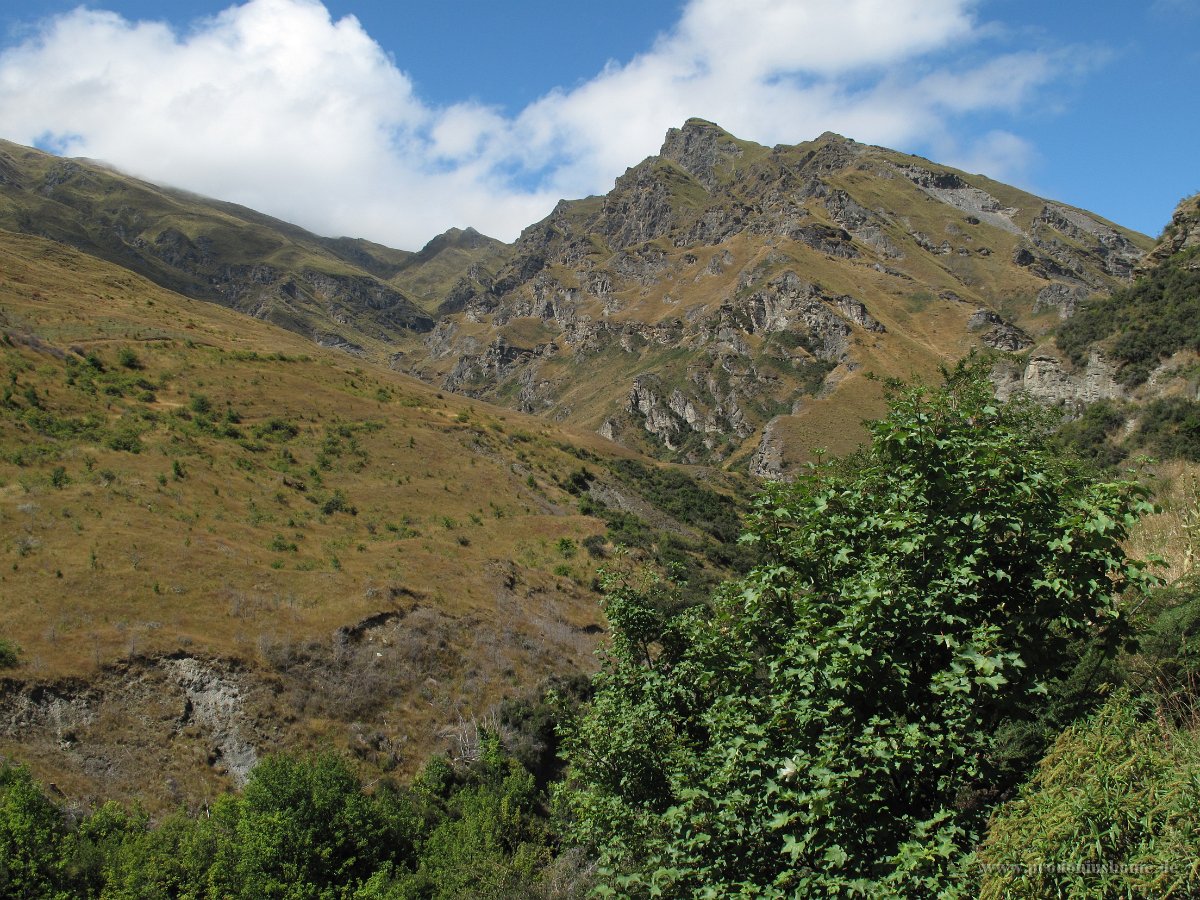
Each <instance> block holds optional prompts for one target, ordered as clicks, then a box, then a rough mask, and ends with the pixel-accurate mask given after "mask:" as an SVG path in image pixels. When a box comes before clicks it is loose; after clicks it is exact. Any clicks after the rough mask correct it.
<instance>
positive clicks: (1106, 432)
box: [1054, 400, 1125, 469]
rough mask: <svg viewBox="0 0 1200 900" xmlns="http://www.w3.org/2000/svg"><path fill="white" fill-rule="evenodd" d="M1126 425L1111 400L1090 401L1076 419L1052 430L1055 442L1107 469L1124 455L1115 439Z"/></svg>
mask: <svg viewBox="0 0 1200 900" xmlns="http://www.w3.org/2000/svg"><path fill="white" fill-rule="evenodd" d="M1124 424H1125V415H1124V413H1123V412H1122V410H1121V409H1120V408H1119V407H1118V406H1117V405H1116V404H1115V403H1113V402H1112V401H1111V400H1098V401H1097V402H1095V403H1090V404H1088V406H1087V407H1086V408H1085V409H1084V410H1083V413H1082V414H1081V415H1080V416H1079V418H1077V419H1074V420H1073V421H1070V422H1067V423H1066V424H1064V425H1062V426H1061V427H1060V428H1059V429H1058V431H1057V432H1056V433H1055V436H1054V439H1055V442H1056V443H1057V444H1059V445H1060V446H1061V447H1063V448H1064V449H1065V450H1068V451H1070V452H1072V453H1074V454H1075V455H1076V456H1078V457H1079V458H1080V459H1084V460H1087V461H1088V462H1090V463H1092V464H1093V465H1095V466H1096V467H1097V468H1099V469H1110V468H1112V467H1113V466H1116V465H1118V464H1119V463H1120V462H1121V461H1122V460H1123V459H1124V458H1125V452H1124V450H1123V449H1122V448H1121V447H1120V446H1119V445H1118V444H1117V442H1115V441H1114V438H1115V437H1116V436H1117V435H1118V434H1119V432H1120V429H1121V428H1122V426H1124Z"/></svg>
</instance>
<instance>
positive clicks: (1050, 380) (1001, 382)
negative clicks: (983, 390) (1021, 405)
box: [992, 353, 1125, 406]
mask: <svg viewBox="0 0 1200 900" xmlns="http://www.w3.org/2000/svg"><path fill="white" fill-rule="evenodd" d="M992 380H993V381H994V382H995V384H996V396H997V397H998V398H999V399H1001V400H1007V399H1009V398H1011V397H1012V396H1014V395H1015V394H1017V393H1022V392H1023V393H1026V394H1028V395H1029V396H1031V397H1033V398H1034V399H1036V400H1040V401H1042V402H1043V403H1049V404H1068V405H1072V406H1081V405H1084V404H1087V403H1094V402H1096V401H1097V400H1111V399H1121V398H1123V397H1124V396H1125V391H1124V390H1123V389H1122V388H1121V385H1120V384H1118V383H1117V380H1116V368H1115V367H1114V366H1113V365H1112V364H1111V363H1109V362H1108V361H1107V360H1106V359H1105V358H1104V357H1103V356H1102V355H1101V354H1099V353H1092V354H1091V355H1090V357H1089V358H1088V362H1087V366H1086V367H1084V369H1083V370H1082V371H1078V372H1073V371H1071V369H1070V368H1069V366H1068V365H1067V364H1066V363H1064V362H1063V361H1062V360H1061V359H1059V358H1058V357H1057V356H1053V355H1051V354H1048V353H1034V354H1033V355H1031V357H1030V359H1029V361H1028V363H1026V364H1025V366H1024V367H1021V366H1018V365H1015V364H1013V363H1012V362H1007V361H1005V362H1000V363H997V364H996V366H995V368H994V369H993V371H992Z"/></svg>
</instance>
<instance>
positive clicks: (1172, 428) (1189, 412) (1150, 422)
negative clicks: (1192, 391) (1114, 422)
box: [1137, 397, 1200, 462]
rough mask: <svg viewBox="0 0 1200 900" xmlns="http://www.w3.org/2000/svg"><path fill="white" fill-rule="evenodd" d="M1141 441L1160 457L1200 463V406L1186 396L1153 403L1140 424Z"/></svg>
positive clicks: (1138, 435)
mask: <svg viewBox="0 0 1200 900" xmlns="http://www.w3.org/2000/svg"><path fill="white" fill-rule="evenodd" d="M1137 442H1138V443H1139V444H1141V445H1142V446H1144V447H1147V448H1148V449H1150V451H1151V452H1153V453H1154V454H1155V455H1157V456H1162V457H1168V458H1176V457H1177V458H1182V459H1188V460H1191V461H1192V462H1200V403H1197V402H1195V401H1194V400H1188V399H1185V398H1183V397H1163V398H1160V399H1158V400H1155V401H1153V402H1151V403H1149V404H1148V405H1147V406H1146V409H1145V411H1144V412H1143V413H1142V419H1141V422H1140V423H1139V424H1138V430H1137Z"/></svg>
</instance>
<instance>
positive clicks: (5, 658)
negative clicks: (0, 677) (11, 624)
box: [0, 638, 21, 669]
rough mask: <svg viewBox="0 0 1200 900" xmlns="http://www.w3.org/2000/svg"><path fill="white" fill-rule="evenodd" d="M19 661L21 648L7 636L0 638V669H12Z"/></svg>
mask: <svg viewBox="0 0 1200 900" xmlns="http://www.w3.org/2000/svg"><path fill="white" fill-rule="evenodd" d="M20 662H21V648H20V647H19V646H18V645H17V644H16V643H14V642H13V641H10V640H8V639H7V638H0V669H12V668H15V667H16V666H17V665H19V664H20Z"/></svg>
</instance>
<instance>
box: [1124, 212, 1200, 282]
mask: <svg viewBox="0 0 1200 900" xmlns="http://www.w3.org/2000/svg"><path fill="white" fill-rule="evenodd" d="M1196 247H1200V194H1194V195H1193V196H1191V197H1187V198H1185V199H1183V200H1181V201H1180V202H1179V205H1178V206H1177V207H1175V212H1174V214H1173V215H1172V216H1171V221H1170V223H1169V224H1168V225H1167V227H1166V228H1165V229H1163V234H1162V237H1161V238H1160V239H1159V242H1158V245H1157V246H1156V247H1155V248H1154V249H1153V250H1151V251H1150V253H1149V254H1147V256H1146V258H1145V260H1143V262H1142V264H1141V265H1140V266H1139V271H1142V272H1144V271H1147V270H1149V269H1151V268H1153V267H1154V266H1156V265H1159V264H1160V263H1162V262H1164V261H1165V260H1167V259H1170V258H1171V257H1172V256H1175V255H1176V254H1178V253H1182V252H1184V251H1185V250H1191V249H1194V248H1196Z"/></svg>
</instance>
